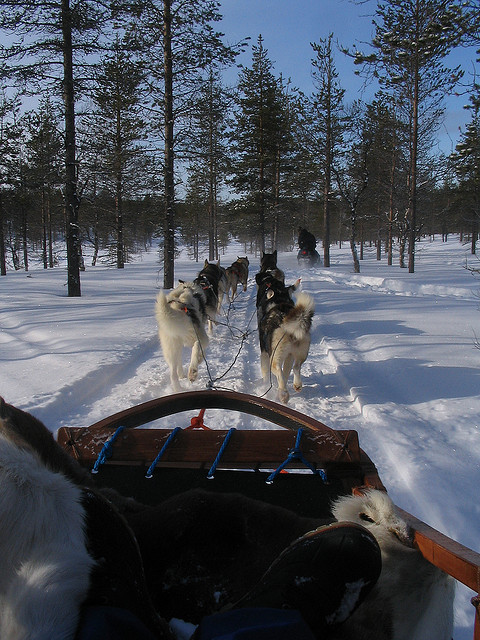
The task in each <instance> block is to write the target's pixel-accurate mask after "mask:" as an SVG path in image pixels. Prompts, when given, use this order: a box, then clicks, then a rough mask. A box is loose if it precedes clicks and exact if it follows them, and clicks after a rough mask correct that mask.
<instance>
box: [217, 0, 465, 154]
mask: <svg viewBox="0 0 480 640" xmlns="http://www.w3.org/2000/svg"><path fill="white" fill-rule="evenodd" d="M375 8H376V2H374V1H372V0H371V1H370V2H367V3H366V4H363V5H361V6H359V5H355V4H354V3H353V2H351V1H350V0H221V9H220V12H221V13H222V15H223V20H222V22H221V23H220V28H221V30H222V31H223V32H224V33H225V36H226V39H227V40H228V42H230V43H233V42H236V41H238V40H241V39H242V38H245V37H246V36H250V37H251V41H250V42H251V43H253V44H255V43H256V41H257V38H258V35H259V34H261V35H262V37H263V42H264V47H265V48H266V49H267V50H268V56H269V58H270V60H271V61H272V62H273V63H274V71H275V73H276V75H280V73H281V74H282V75H283V77H284V78H286V79H287V78H290V79H291V80H292V84H293V85H294V86H296V87H298V88H300V89H302V90H303V91H304V92H305V93H307V94H310V93H311V92H312V90H313V86H312V81H311V60H312V57H313V50H312V47H311V46H310V43H311V42H318V41H319V40H320V38H326V37H327V36H328V35H329V33H333V35H334V39H336V40H338V41H339V42H340V43H341V44H342V45H343V46H348V47H351V46H352V45H353V44H356V45H357V46H358V47H359V48H365V47H362V43H364V42H369V41H370V39H371V36H372V33H373V26H372V17H373V14H374V11H375ZM451 57H452V63H453V64H454V65H456V64H462V65H464V66H465V68H466V69H467V70H470V71H471V70H472V69H473V66H472V65H473V62H474V55H473V51H467V50H465V49H463V50H459V51H457V52H455V53H454V54H452V56H451ZM250 61H251V49H248V50H247V52H246V53H245V54H244V55H243V56H242V58H241V60H240V62H242V63H243V64H245V65H247V66H248V65H249V64H250ZM336 67H337V71H338V72H339V81H340V84H341V85H342V87H343V88H344V89H346V91H347V94H346V95H347V100H353V99H355V98H357V97H361V96H360V91H361V89H362V85H363V81H362V79H361V78H358V77H357V76H355V75H354V70H355V69H354V65H353V63H352V61H351V60H350V59H349V58H347V57H346V56H344V55H343V54H342V53H340V52H338V53H337V54H336ZM467 102H468V99H467V98H466V97H465V96H460V97H449V98H448V101H447V107H448V108H447V113H446V116H445V122H444V125H443V126H442V127H441V129H440V131H439V137H440V148H441V150H442V151H444V152H445V153H450V151H451V150H453V148H454V145H455V143H456V142H457V141H458V137H459V131H458V128H459V126H463V125H464V124H465V122H468V121H469V119H470V117H469V114H468V112H466V111H465V110H464V109H463V108H462V107H463V105H464V104H466V103H467Z"/></svg>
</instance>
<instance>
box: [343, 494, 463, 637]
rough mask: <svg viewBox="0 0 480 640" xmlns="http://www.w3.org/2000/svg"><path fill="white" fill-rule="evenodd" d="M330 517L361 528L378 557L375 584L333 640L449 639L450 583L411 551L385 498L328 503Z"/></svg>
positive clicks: (403, 527) (408, 535)
mask: <svg viewBox="0 0 480 640" xmlns="http://www.w3.org/2000/svg"><path fill="white" fill-rule="evenodd" d="M332 513H333V515H334V517H335V518H336V519H337V520H339V521H349V522H356V523H358V524H361V525H363V526H364V527H366V528H367V529H368V530H369V531H370V532H371V533H373V535H374V536H375V538H376V539H377V541H378V543H379V545H380V549H381V552H382V573H381V575H380V578H379V580H378V582H377V584H376V585H375V587H374V589H373V590H372V591H371V593H370V594H369V595H368V596H367V598H366V599H365V601H364V602H363V603H362V604H361V606H360V607H359V608H358V609H357V611H356V612H355V614H354V615H353V616H352V617H351V618H350V619H349V620H348V621H347V622H346V624H345V625H342V627H341V628H340V629H339V631H338V634H339V635H338V638H342V639H345V640H347V639H350V638H355V639H356V640H451V638H452V631H453V598H454V580H453V579H452V578H450V576H448V575H447V574H445V573H443V572H442V571H440V570H439V569H437V567H435V566H434V565H432V564H430V563H429V562H428V561H427V560H425V558H423V556H422V555H421V553H420V551H418V550H417V549H416V548H414V547H413V538H412V531H411V530H410V528H409V526H408V525H407V523H406V522H405V521H404V520H403V519H402V518H401V517H400V516H399V515H398V513H397V512H396V510H395V505H394V504H393V502H392V501H391V499H390V498H389V497H388V495H387V494H386V493H385V492H383V491H379V490H376V489H370V490H367V491H366V492H365V493H364V495H360V496H345V497H342V498H340V499H338V500H337V501H336V502H335V503H334V505H333V509H332ZM333 637H335V638H337V636H333Z"/></svg>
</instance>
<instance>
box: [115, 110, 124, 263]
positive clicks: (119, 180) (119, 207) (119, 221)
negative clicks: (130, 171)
mask: <svg viewBox="0 0 480 640" xmlns="http://www.w3.org/2000/svg"><path fill="white" fill-rule="evenodd" d="M116 126H117V130H116V156H117V157H116V159H115V162H116V164H117V168H116V172H115V173H116V176H115V182H116V186H115V190H116V193H115V224H116V227H117V269H123V268H124V267H125V247H124V243H123V175H122V169H121V159H120V156H121V152H122V142H121V138H122V134H121V126H120V110H119V109H117V123H116Z"/></svg>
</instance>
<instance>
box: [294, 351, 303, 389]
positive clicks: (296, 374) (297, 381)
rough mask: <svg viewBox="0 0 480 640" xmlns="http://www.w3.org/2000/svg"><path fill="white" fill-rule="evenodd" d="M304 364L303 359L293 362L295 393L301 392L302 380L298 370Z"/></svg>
mask: <svg viewBox="0 0 480 640" xmlns="http://www.w3.org/2000/svg"><path fill="white" fill-rule="evenodd" d="M304 362H305V359H304V360H295V362H294V364H293V388H294V389H295V391H301V390H302V387H303V383H302V378H301V375H300V369H301V367H302V364H303V363H304Z"/></svg>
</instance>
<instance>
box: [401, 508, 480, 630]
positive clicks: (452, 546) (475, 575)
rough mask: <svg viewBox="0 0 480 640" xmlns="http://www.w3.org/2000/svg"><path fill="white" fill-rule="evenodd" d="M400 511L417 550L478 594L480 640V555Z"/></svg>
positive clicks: (475, 602)
mask: <svg viewBox="0 0 480 640" xmlns="http://www.w3.org/2000/svg"><path fill="white" fill-rule="evenodd" d="M397 510H398V512H399V513H400V515H401V516H402V517H403V518H404V519H405V521H406V522H408V524H409V525H410V526H411V527H412V529H413V530H414V532H415V533H414V542H415V546H416V547H417V548H418V549H419V551H420V552H421V554H422V555H423V557H424V558H425V559H426V560H428V561H429V562H431V563H432V564H433V565H435V566H436V567H438V568H439V569H441V570H442V571H444V572H445V573H448V574H449V575H450V576H452V577H453V578H455V580H458V581H459V582H461V583H462V584H464V585H465V586H467V587H468V588H469V589H472V591H474V592H475V593H476V594H477V595H476V596H475V597H473V598H472V604H473V606H474V607H475V610H476V611H475V627H474V635H473V638H474V640H480V618H479V615H480V596H479V595H478V594H479V593H480V554H479V553H477V552H476V551H473V550H472V549H469V548H468V547H465V546H464V545H462V544H460V543H459V542H456V541H455V540H452V538H449V537H448V536H446V535H444V534H443V533H440V531H437V530H436V529H434V528H433V527H430V526H429V525H428V524H426V523H425V522H422V521H421V520H419V519H418V518H415V516H412V515H411V514H410V513H408V512H407V511H404V510H403V509H400V508H399V507H397Z"/></svg>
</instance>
